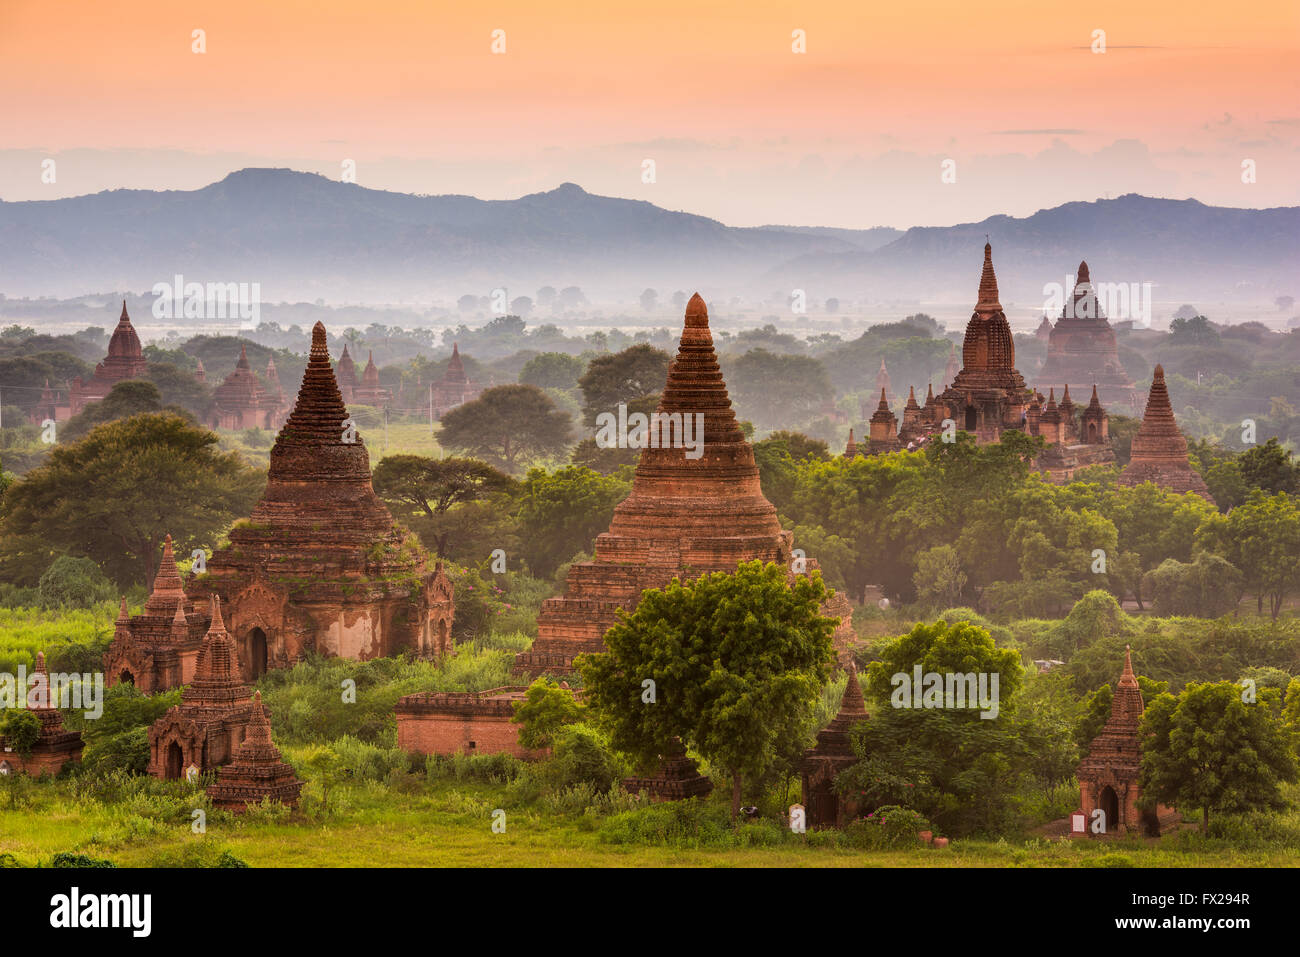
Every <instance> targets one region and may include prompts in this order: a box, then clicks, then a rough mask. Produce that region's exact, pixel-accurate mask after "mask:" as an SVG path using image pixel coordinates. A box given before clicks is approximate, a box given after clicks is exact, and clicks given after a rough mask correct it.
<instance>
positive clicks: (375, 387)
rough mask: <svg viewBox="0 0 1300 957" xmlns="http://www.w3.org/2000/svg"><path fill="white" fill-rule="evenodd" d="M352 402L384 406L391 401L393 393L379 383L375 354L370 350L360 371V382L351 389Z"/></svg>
mask: <svg viewBox="0 0 1300 957" xmlns="http://www.w3.org/2000/svg"><path fill="white" fill-rule="evenodd" d="M350 401H352V402H355V403H356V404H357V405H373V406H378V407H381V408H382V407H384V406H387V405H390V404H391V403H392V401H393V393H392V390H390V389H385V388H384V387H383V386H381V385H380V384H379V368H378V367H377V366H376V365H375V354H374V352H371V353H370V354H369V358H367V359H366V368H365V369H364V370H363V371H362V373H361V384H360V385H359V386H357V387H356V388H354V389H353V390H352V398H351V400H350Z"/></svg>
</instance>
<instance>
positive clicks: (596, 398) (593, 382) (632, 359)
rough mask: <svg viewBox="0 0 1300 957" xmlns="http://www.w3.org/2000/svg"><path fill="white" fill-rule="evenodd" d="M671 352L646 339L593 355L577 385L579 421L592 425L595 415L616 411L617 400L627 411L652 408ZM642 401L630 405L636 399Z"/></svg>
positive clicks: (664, 376) (666, 371) (594, 423)
mask: <svg viewBox="0 0 1300 957" xmlns="http://www.w3.org/2000/svg"><path fill="white" fill-rule="evenodd" d="M671 358H672V357H671V356H669V355H668V353H666V352H664V351H663V350H662V349H656V348H655V347H654V346H652V345H649V344H647V343H638V344H637V345H634V346H630V347H629V348H627V349H624V350H623V351H622V352H615V353H612V354H607V355H600V356H596V357H595V358H594V359H592V360H591V362H590V363H588V365H587V369H586V371H585V372H583V374H582V377H581V378H580V379H578V388H580V389H581V390H582V407H583V422H584V423H585V424H586V425H588V426H590V427H592V428H595V426H596V416H598V415H600V414H601V413H602V412H613V413H617V411H618V405H619V403H620V402H622V403H625V404H626V405H627V406H628V410H629V412H632V411H639V412H653V411H654V407H655V405H656V403H657V401H658V400H657V396H658V395H659V393H660V392H662V391H663V388H664V382H666V381H667V379H668V363H669V362H670V361H671ZM647 399H649V400H651V401H650V402H649V403H648V405H647V403H646V402H645V401H643V402H642V403H641V405H638V406H636V407H635V408H633V403H635V402H636V401H637V400H647Z"/></svg>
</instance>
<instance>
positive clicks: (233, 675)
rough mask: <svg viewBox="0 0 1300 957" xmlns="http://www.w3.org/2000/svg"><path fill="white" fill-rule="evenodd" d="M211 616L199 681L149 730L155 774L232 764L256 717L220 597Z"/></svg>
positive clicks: (151, 768) (214, 601)
mask: <svg viewBox="0 0 1300 957" xmlns="http://www.w3.org/2000/svg"><path fill="white" fill-rule="evenodd" d="M209 620H210V622H211V624H210V625H209V626H208V633H207V635H206V636H205V637H204V639H203V649H202V651H200V652H199V660H198V667H197V668H196V669H195V672H194V680H193V681H191V682H190V684H189V686H188V687H186V689H185V690H184V691H183V692H181V703H180V704H178V705H174V706H173V707H171V708H169V709H168V710H167V713H166V714H164V715H163V716H162V717H161V718H159V719H158V720H157V721H155V722H154V723H153V725H152V726H151V727H150V728H149V773H150V774H152V775H153V776H154V777H156V778H165V779H168V780H175V779H178V778H181V777H183V776H184V775H185V773H186V772H187V771H188V770H189V768H191V767H194V768H197V769H198V771H199V773H203V772H205V771H211V770H212V769H213V768H215V767H217V766H218V765H222V764H226V763H227V762H229V761H230V759H231V758H232V757H233V756H234V753H235V749H236V748H237V747H238V746H239V745H240V744H241V743H242V742H243V740H244V734H245V728H246V727H247V725H248V722H249V719H250V718H251V717H252V702H253V699H252V695H251V694H250V693H249V690H248V686H247V685H246V684H244V682H243V681H241V680H240V678H239V672H238V667H237V664H236V660H235V658H236V655H235V644H234V642H233V641H231V639H230V635H229V634H228V633H227V631H226V628H225V622H224V621H222V618H221V604H220V600H219V599H217V598H215V597H214V598H212V599H211V610H210V616H209Z"/></svg>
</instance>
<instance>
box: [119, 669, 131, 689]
mask: <svg viewBox="0 0 1300 957" xmlns="http://www.w3.org/2000/svg"><path fill="white" fill-rule="evenodd" d="M117 680H118V683H119V684H124V685H133V684H135V675H133V674H131V672H130V671H128V670H127V669H125V668H123V669H122V673H121V674H120V675H118V676H117Z"/></svg>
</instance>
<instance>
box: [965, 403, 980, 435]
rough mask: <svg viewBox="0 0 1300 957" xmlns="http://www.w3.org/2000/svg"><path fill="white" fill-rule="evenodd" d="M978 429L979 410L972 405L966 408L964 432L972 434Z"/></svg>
mask: <svg viewBox="0 0 1300 957" xmlns="http://www.w3.org/2000/svg"><path fill="white" fill-rule="evenodd" d="M978 428H979V410H978V409H976V408H975V406H973V405H968V406H966V431H967V432H970V433H974V432H975V430H976V429H978Z"/></svg>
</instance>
